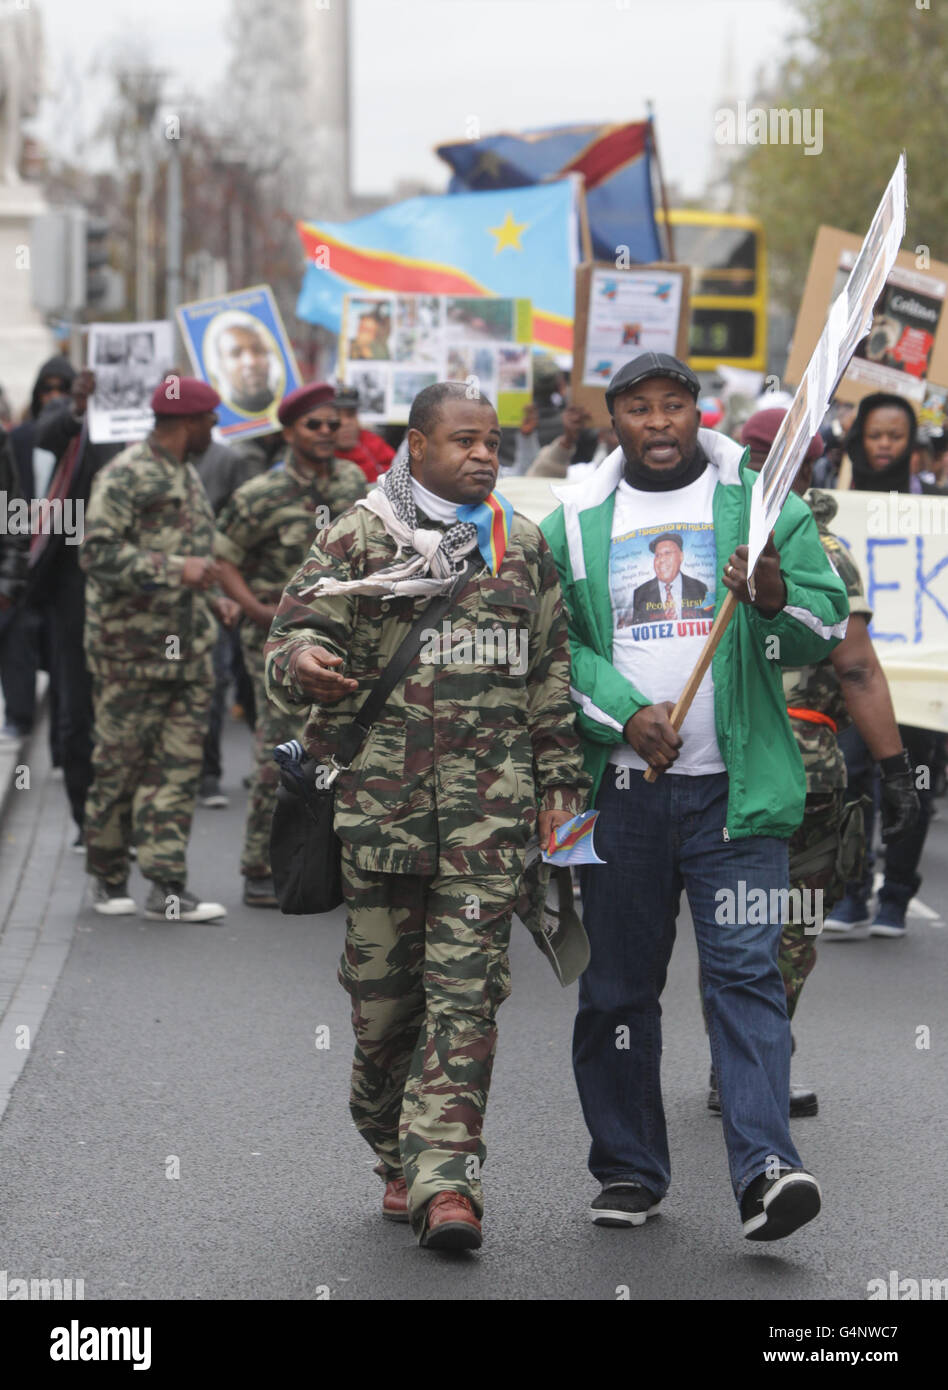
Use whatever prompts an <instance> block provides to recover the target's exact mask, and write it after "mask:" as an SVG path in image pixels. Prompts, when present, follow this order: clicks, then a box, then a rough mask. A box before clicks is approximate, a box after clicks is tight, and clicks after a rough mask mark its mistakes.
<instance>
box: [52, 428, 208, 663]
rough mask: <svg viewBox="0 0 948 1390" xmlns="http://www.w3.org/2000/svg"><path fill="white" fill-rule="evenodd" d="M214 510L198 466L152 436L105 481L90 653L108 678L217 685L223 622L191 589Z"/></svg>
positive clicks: (98, 489) (115, 463) (100, 491)
mask: <svg viewBox="0 0 948 1390" xmlns="http://www.w3.org/2000/svg"><path fill="white" fill-rule="evenodd" d="M213 544H214V513H213V512H212V511H211V504H210V502H208V500H207V494H206V493H205V491H204V487H203V485H202V483H201V480H200V478H199V477H198V475H197V471H196V470H195V468H194V466H193V464H191V463H188V462H185V463H179V462H178V460H177V459H176V458H174V456H173V455H171V454H169V453H167V452H166V451H165V450H164V449H162V448H160V447H158V446H157V445H156V444H155V443H154V442H153V440H152V439H151V438H149V439H146V440H142V442H141V443H140V444H132V445H131V446H130V447H129V448H128V449H125V450H124V451H123V452H122V453H121V454H119V455H117V457H116V458H114V459H112V461H111V462H110V463H107V464H106V466H105V467H104V468H103V469H102V471H101V472H100V473H99V474H98V475H97V476H96V479H95V482H94V483H93V485H92V495H91V498H90V501H89V505H88V507H87V508H86V517H85V527H84V535H83V541H82V545H81V547H80V551H79V564H80V566H81V568H82V569H83V570H84V571H85V573H86V576H87V581H88V582H87V584H86V625H85V648H86V658H87V660H88V663H89V670H90V671H91V672H92V674H93V675H94V676H98V677H100V678H101V679H103V680H117V681H127V680H185V681H193V680H201V681H206V680H209V679H210V678H211V655H210V653H211V647H212V646H213V644H214V640H215V638H216V636H217V621H216V619H215V617H214V615H213V613H212V612H211V608H210V604H209V602H208V598H207V595H206V594H204V593H199V592H198V591H196V590H194V589H189V588H187V587H186V586H185V585H184V584H182V582H181V572H182V570H183V568H184V561H185V559H186V558H187V557H188V556H189V555H198V556H209V555H211V553H212V549H213Z"/></svg>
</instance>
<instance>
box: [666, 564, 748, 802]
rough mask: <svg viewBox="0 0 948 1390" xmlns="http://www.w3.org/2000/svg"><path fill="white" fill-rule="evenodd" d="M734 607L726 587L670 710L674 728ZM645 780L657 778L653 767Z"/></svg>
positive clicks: (682, 714)
mask: <svg viewBox="0 0 948 1390" xmlns="http://www.w3.org/2000/svg"><path fill="white" fill-rule="evenodd" d="M736 607H737V599H736V598H735V597H734V594H733V592H732V590H730V589H728V591H727V596H726V597H725V600H724V602H723V603H722V604H721V607H720V608H719V609H718V615H717V617H716V618H715V620H714V622H713V623H712V625H711V631H710V632H709V633H708V640H707V641H706V642H705V644H704V646H703V647H702V649H701V655H700V656H699V657H698V662H697V665H696V666H695V669H694V670H693V671H692V673H691V675H690V676H689V677H688V683H687V685H686V686H685V688H684V690H683V691H682V692H681V694H680V695H679V697H678V703H677V704H676V706H675V708H674V709H673V710H672V712H671V720H670V723H671V724H672V725H673V726H674V728H675V729H680V728H681V726H682V724H683V722H684V718H685V715H686V714H687V713H688V711H689V710H690V709H691V702H692V701H693V700H694V698H695V696H696V695H697V693H698V687H699V686H700V684H701V682H702V681H703V680H704V676H705V672H706V671H707V669H708V667H709V666H710V665H711V658H712V657H713V656H714V653H715V652H716V651H717V648H718V643H719V642H720V640H721V638H722V637H723V636H724V630H725V628H726V627H727V625H728V623H729V622H730V621H731V619H732V618H733V617H734V610H735V608H736ZM645 780H646V782H655V781H657V780H658V773H657V772H656V771H655V769H654V768H653V767H649V768H646V769H645Z"/></svg>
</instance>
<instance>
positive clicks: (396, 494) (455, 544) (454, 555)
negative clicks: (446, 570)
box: [382, 458, 477, 569]
mask: <svg viewBox="0 0 948 1390" xmlns="http://www.w3.org/2000/svg"><path fill="white" fill-rule="evenodd" d="M382 487H383V488H384V489H385V495H386V497H387V498H388V500H389V501H390V502H391V504H392V506H393V507H394V509H395V515H396V516H397V517H398V519H399V521H401V522H404V524H405V525H406V526H407V527H408V528H409V530H411V531H417V530H418V513H417V511H416V509H415V498H414V494H413V493H412V490H411V470H410V468H409V464H408V459H407V458H401V459H398V461H397V462H395V463H393V464H392V466H391V468H390V469H389V470H388V472H387V473H386V474H385V477H384V478H383V479H382ZM476 544H477V527H476V526H475V525H474V524H473V522H470V521H457V522H455V524H454V525H453V526H449V527H448V529H447V530H446V531H445V533H444V540H443V541H442V542H441V545H440V547H439V550H440V552H441V554H442V555H444V557H445V558H446V559H447V561H448V563H449V564H450V565H451V567H452V568H453V569H458V568H459V565H458V561H459V560H461V559H462V557H463V556H465V555H467V553H468V552H469V551H471V550H473V549H474V547H475V545H476Z"/></svg>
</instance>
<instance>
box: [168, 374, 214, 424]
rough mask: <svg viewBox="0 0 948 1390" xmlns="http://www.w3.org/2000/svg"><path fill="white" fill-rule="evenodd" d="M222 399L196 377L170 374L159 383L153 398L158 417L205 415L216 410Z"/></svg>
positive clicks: (211, 387) (212, 388)
mask: <svg viewBox="0 0 948 1390" xmlns="http://www.w3.org/2000/svg"><path fill="white" fill-rule="evenodd" d="M220 403H221V398H220V396H219V395H218V394H217V392H216V391H215V390H214V387H213V386H208V384H207V382H206V381H198V379H197V377H196V376H175V375H174V374H173V373H171V372H169V373H168V375H167V376H166V377H165V379H164V381H159V383H158V385H157V386H156V387H155V390H154V393H153V394H152V398H151V408H152V410H153V411H154V412H155V414H156V415H203V414H204V413H205V412H206V411H208V410H216V409H217V407H218V406H219V405H220Z"/></svg>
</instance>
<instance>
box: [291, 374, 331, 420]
mask: <svg viewBox="0 0 948 1390" xmlns="http://www.w3.org/2000/svg"><path fill="white" fill-rule="evenodd" d="M335 399H336V391H335V388H334V387H332V386H330V385H329V382H328V381H308V382H307V383H306V385H305V386H297V388H296V390H295V391H291V392H290V393H289V395H288V396H284V397H283V399H282V401H281V402H280V409H279V410H278V411H277V419H278V420H279V422H280V424H281V425H292V423H293V421H294V420H298V419H299V418H300V416H301V415H305V414H306V412H307V410H315V409H316V407H317V406H318V405H329V404H330V402H332V401H334V400H335Z"/></svg>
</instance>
